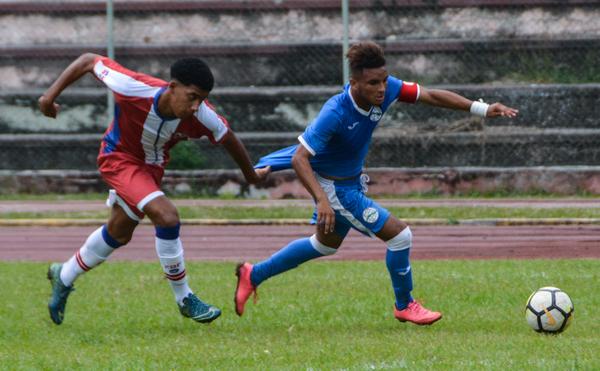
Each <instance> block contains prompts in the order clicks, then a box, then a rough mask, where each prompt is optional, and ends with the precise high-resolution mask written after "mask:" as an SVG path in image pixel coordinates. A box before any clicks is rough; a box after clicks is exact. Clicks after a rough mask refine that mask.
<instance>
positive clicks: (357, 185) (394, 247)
mask: <svg viewBox="0 0 600 371" xmlns="http://www.w3.org/2000/svg"><path fill="white" fill-rule="evenodd" d="M347 57H348V60H349V62H350V68H351V72H352V75H351V78H350V83H349V84H347V85H346V86H345V87H344V91H343V92H342V93H340V94H338V95H335V96H333V97H332V98H330V99H329V100H328V101H327V102H326V103H325V105H324V106H323V108H322V109H321V112H320V113H319V115H318V116H317V118H316V119H315V120H314V121H313V122H312V124H311V125H309V126H308V127H307V128H306V131H305V132H304V133H303V134H302V135H300V137H298V140H299V141H300V144H298V145H295V146H291V147H288V148H284V149H282V150H279V151H277V152H274V153H272V154H270V155H267V156H265V157H263V158H262V159H261V160H260V161H259V163H258V164H257V165H256V167H257V168H260V167H266V166H271V169H272V170H273V171H277V170H281V169H286V168H290V167H293V168H294V170H295V171H296V174H297V176H298V178H299V179H300V181H301V182H302V184H303V185H304V187H305V188H306V189H307V190H308V192H309V193H310V194H311V195H312V197H313V199H314V201H315V204H316V206H315V212H314V215H313V222H315V223H316V225H317V228H316V233H315V234H313V235H312V236H310V237H307V238H301V239H298V240H295V241H292V242H291V243H289V244H288V245H287V246H285V247H283V248H282V249H281V250H279V251H278V252H276V253H275V254H273V255H272V256H271V257H270V258H268V259H267V260H264V261H261V262H260V263H257V264H255V265H252V264H250V263H247V262H246V263H243V264H240V265H239V266H238V267H237V271H236V274H237V276H238V283H237V287H236V291H235V297H234V300H235V305H236V312H237V314H238V315H240V316H241V315H242V314H243V313H244V307H245V304H246V302H247V300H248V298H249V297H250V295H251V294H252V293H253V292H254V293H255V292H256V288H257V286H258V285H260V284H261V283H262V282H264V281H265V280H266V279H268V278H270V277H273V276H275V275H277V274H280V273H283V272H285V271H287V270H290V269H293V268H295V267H297V266H298V265H300V264H302V263H304V262H306V261H309V260H312V259H316V258H319V257H322V256H326V255H332V254H334V253H336V252H337V249H338V247H339V246H340V245H341V244H342V242H343V241H344V238H345V237H346V234H347V233H348V231H349V230H350V228H353V229H356V230H358V231H359V232H361V233H363V234H365V235H368V236H371V237H378V238H379V239H381V240H382V241H384V242H385V244H386V245H387V252H386V265H387V268H388V271H389V274H390V277H391V281H392V287H393V289H394V293H395V305H394V316H395V318H396V319H398V320H399V321H401V322H406V321H408V322H412V323H415V324H418V325H429V324H432V323H434V322H436V321H437V320H439V319H441V318H442V314H441V313H440V312H436V311H431V310H429V309H427V308H425V307H423V306H422V305H421V304H420V303H418V302H417V301H415V300H414V299H413V297H412V295H411V291H412V289H413V280H412V270H411V266H410V262H409V252H410V249H411V247H412V233H411V231H410V228H409V227H408V225H407V224H406V223H405V222H402V221H400V220H399V219H397V218H396V217H395V216H393V215H391V214H390V212H389V211H388V210H386V209H385V208H383V207H381V206H380V205H379V204H377V203H376V202H374V201H373V200H371V199H370V198H368V197H367V196H365V191H366V190H365V188H366V182H367V181H368V178H367V177H366V176H365V174H362V169H363V165H364V160H365V157H366V155H367V152H368V149H369V144H370V142H371V136H372V134H373V131H374V129H375V128H376V127H377V124H378V123H379V121H380V120H381V117H382V115H383V114H384V113H385V112H386V111H387V109H388V108H389V107H390V106H391V105H392V104H393V103H395V102H397V101H400V102H405V103H417V102H420V103H425V104H429V105H433V106H438V107H445V108H451V109H455V110H463V111H471V112H472V113H473V114H476V115H479V116H482V117H497V116H506V117H514V116H515V115H516V114H517V112H518V111H517V110H515V109H513V108H509V107H506V106H504V105H502V104H500V103H494V104H492V105H488V104H485V103H482V102H473V101H471V100H469V99H466V98H464V97H462V96H460V95H458V94H455V93H453V92H450V91H447V90H438V89H436V90H433V89H425V88H423V87H420V86H419V85H418V84H415V83H409V82H404V81H401V80H399V79H397V78H395V77H393V76H390V75H388V72H387V70H386V67H385V58H384V54H383V49H382V48H381V47H380V46H379V45H377V44H375V43H373V42H361V43H359V44H356V45H354V46H352V47H351V48H350V49H349V51H348V54H347Z"/></svg>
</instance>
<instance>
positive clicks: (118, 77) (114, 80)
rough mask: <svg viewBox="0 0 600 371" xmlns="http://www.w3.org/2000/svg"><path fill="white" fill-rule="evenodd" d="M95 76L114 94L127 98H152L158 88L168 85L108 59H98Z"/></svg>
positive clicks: (95, 62) (95, 65)
mask: <svg viewBox="0 0 600 371" xmlns="http://www.w3.org/2000/svg"><path fill="white" fill-rule="evenodd" d="M94 76H95V77H96V78H97V79H98V80H99V81H100V82H102V83H103V84H104V85H106V87H108V88H109V89H110V90H112V91H113V92H114V93H116V94H119V95H122V96H126V97H143V98H148V97H152V96H154V94H155V93H156V88H157V87H162V86H166V85H167V82H166V81H164V80H161V79H157V78H155V77H152V76H148V75H145V74H143V73H139V72H134V71H131V70H128V69H127V68H125V67H123V66H121V65H120V64H118V63H117V62H115V61H113V60H112V59H110V58H108V57H97V58H96V60H95V61H94Z"/></svg>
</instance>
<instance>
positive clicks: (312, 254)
mask: <svg viewBox="0 0 600 371" xmlns="http://www.w3.org/2000/svg"><path fill="white" fill-rule="evenodd" d="M323 255H324V254H322V253H320V252H319V251H317V250H316V249H315V248H314V247H313V245H312V243H311V242H310V238H301V239H299V240H295V241H292V242H290V243H289V244H288V245H287V246H285V247H284V248H283V249H281V250H279V251H277V252H276V253H275V254H273V255H271V257H270V258H269V259H267V260H264V261H262V262H260V263H258V264H256V265H254V268H253V269H252V274H251V275H250V280H251V281H252V284H253V285H254V286H258V285H260V284H261V283H262V282H263V281H264V280H266V279H267V278H269V277H273V276H275V275H277V274H279V273H283V272H285V271H288V270H290V269H293V268H296V267H297V266H299V265H300V264H302V263H304V262H306V261H308V260H311V259H315V258H320V257H321V256H323Z"/></svg>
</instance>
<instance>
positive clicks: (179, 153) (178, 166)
mask: <svg viewBox="0 0 600 371" xmlns="http://www.w3.org/2000/svg"><path fill="white" fill-rule="evenodd" d="M170 154H171V161H170V163H169V169H171V170H186V169H190V170H196V169H203V168H205V167H206V166H205V164H206V161H207V160H206V158H205V157H204V155H202V152H201V151H200V149H199V147H198V145H197V144H196V143H195V142H194V141H183V142H180V143H178V144H177V145H176V146H175V147H173V149H172V150H171V152H170Z"/></svg>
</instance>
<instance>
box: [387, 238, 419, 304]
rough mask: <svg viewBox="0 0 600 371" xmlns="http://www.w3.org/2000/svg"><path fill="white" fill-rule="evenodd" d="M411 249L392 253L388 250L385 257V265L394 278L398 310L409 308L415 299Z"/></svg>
mask: <svg viewBox="0 0 600 371" xmlns="http://www.w3.org/2000/svg"><path fill="white" fill-rule="evenodd" d="M409 253H410V249H404V250H399V251H392V250H390V249H387V253H386V255H385V263H386V265H387V268H388V271H389V272H390V277H391V278H392V286H393V287H394V294H395V295H396V308H398V310H402V309H404V308H406V307H407V306H408V303H410V302H411V301H412V300H413V298H412V296H411V295H410V292H411V291H412V289H413V283H412V271H411V268H410V262H409V260H408V255H409Z"/></svg>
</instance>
